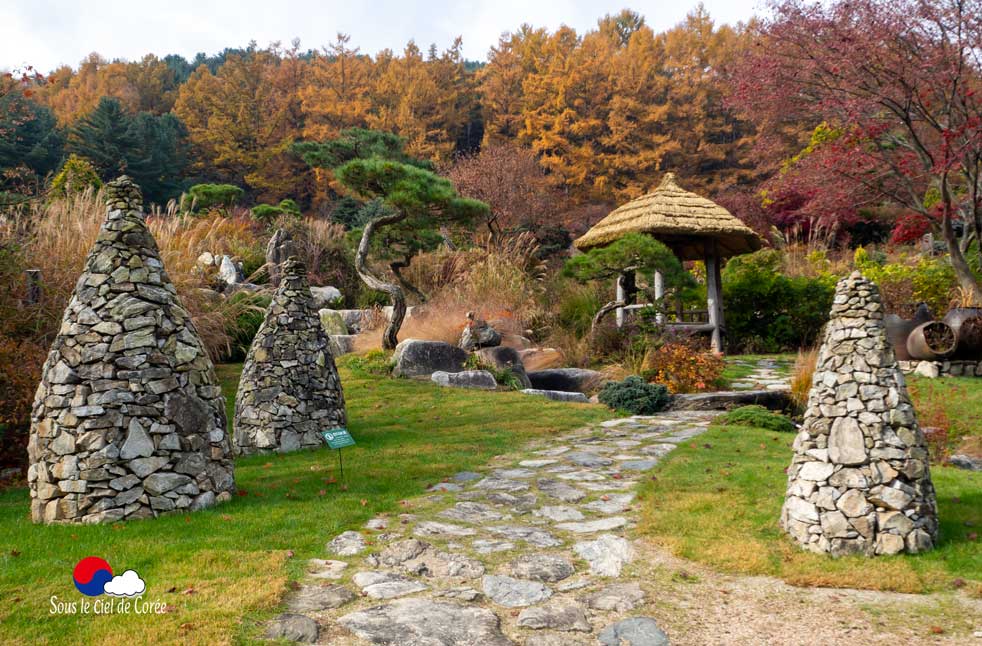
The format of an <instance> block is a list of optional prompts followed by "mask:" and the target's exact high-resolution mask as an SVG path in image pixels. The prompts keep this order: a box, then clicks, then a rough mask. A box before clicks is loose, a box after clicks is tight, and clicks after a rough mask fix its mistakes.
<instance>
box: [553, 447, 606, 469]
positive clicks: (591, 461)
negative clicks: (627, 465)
mask: <svg viewBox="0 0 982 646" xmlns="http://www.w3.org/2000/svg"><path fill="white" fill-rule="evenodd" d="M563 458H565V459H566V460H568V461H570V462H572V463H573V464H576V465H579V466H581V467H606V466H609V465H611V464H613V463H614V461H613V460H611V459H610V458H605V457H601V456H599V455H597V454H596V453H586V452H584V451H573V452H572V453H567V454H566V455H564V456H563Z"/></svg>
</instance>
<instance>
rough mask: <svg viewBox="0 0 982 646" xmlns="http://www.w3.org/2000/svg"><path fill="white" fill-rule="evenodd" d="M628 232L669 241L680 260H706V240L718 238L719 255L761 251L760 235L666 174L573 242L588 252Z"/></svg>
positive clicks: (725, 255) (672, 174) (667, 243)
mask: <svg viewBox="0 0 982 646" xmlns="http://www.w3.org/2000/svg"><path fill="white" fill-rule="evenodd" d="M628 233H647V234H649V235H651V236H652V237H654V238H656V239H658V240H660V241H662V242H663V243H665V245H667V246H668V247H669V248H670V249H671V250H672V251H673V252H674V253H675V255H676V256H678V257H679V259H680V260H702V259H703V258H704V257H705V252H706V244H707V242H709V243H710V244H711V243H712V241H714V240H715V241H716V244H717V249H718V255H719V256H721V257H724V258H725V257H729V256H737V255H739V254H743V253H750V252H751V251H756V250H757V249H760V246H761V243H760V238H758V237H757V234H756V233H754V232H753V231H752V230H751V229H750V228H749V227H748V226H747V225H745V224H744V223H743V222H741V221H740V220H738V219H737V218H735V217H734V216H733V215H732V214H731V213H730V212H729V211H727V210H726V209H724V208H723V207H722V206H720V205H718V204H716V203H715V202H712V201H710V200H707V199H706V198H704V197H700V196H698V195H696V194H695V193H690V192H689V191H686V190H685V189H683V188H681V187H680V186H679V185H678V184H677V183H676V182H675V174H674V173H665V177H664V178H662V181H661V184H659V185H658V188H656V189H655V190H654V191H652V192H650V193H648V194H647V195H642V196H641V197H639V198H636V199H633V200H631V201H630V202H628V203H627V204H624V205H621V206H619V207H617V208H616V209H614V210H613V211H611V212H610V214H608V215H607V217H605V218H604V219H602V220H601V221H600V222H597V224H595V225H594V226H593V228H592V229H590V230H589V231H587V232H586V233H585V234H583V236H581V237H580V238H577V239H576V241H574V242H573V244H574V245H575V246H576V248H577V249H580V250H582V251H586V250H589V249H592V248H594V247H602V246H604V245H607V244H610V243H611V242H614V241H615V240H617V239H618V238H620V237H621V236H623V235H625V234H628Z"/></svg>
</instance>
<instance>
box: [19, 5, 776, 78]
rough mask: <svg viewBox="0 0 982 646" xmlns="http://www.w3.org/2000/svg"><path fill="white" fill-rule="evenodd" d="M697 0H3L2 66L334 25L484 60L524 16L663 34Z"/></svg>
mask: <svg viewBox="0 0 982 646" xmlns="http://www.w3.org/2000/svg"><path fill="white" fill-rule="evenodd" d="M703 4H704V5H705V6H706V8H707V10H708V11H709V13H710V15H711V16H712V17H713V18H714V19H715V20H716V22H717V23H736V22H738V21H745V20H747V19H748V18H749V17H750V16H751V15H752V14H753V13H754V11H755V9H757V10H759V9H760V8H761V2H760V0H705V1H704V3H703ZM695 6H696V0H681V1H679V0H676V1H674V2H673V1H672V0H633V1H629V0H472V1H470V2H468V1H458V2H454V1H453V0H429V1H427V2H409V1H402V2H400V1H398V0H361V1H358V0H354V1H352V0H347V1H345V2H338V1H337V0H319V1H318V0H191V1H189V0H154V1H153V2H144V1H143V0H128V1H127V0H83V1H81V2H80V1H79V0H0V69H3V68H15V67H21V66H23V65H24V64H31V65H33V66H34V67H35V68H37V69H39V70H40V71H42V72H48V71H51V70H52V69H54V68H55V67H57V66H58V65H61V64H69V65H72V66H73V67H76V66H77V65H78V62H79V61H80V60H81V59H82V58H83V57H85V56H86V55H87V54H89V53H90V52H99V53H100V54H102V56H103V57H105V58H108V59H114V58H123V59H127V60H137V59H139V58H141V57H142V56H143V55H144V54H147V53H154V54H157V55H158V56H161V57H162V56H164V55H166V54H171V53H176V54H182V55H183V56H185V57H187V58H188V59H190V58H192V57H193V56H194V55H195V54H196V53H197V52H206V53H208V54H214V53H216V52H219V51H221V50H222V49H224V48H225V47H238V46H244V45H245V44H246V43H248V42H249V41H250V40H255V41H256V42H257V43H259V45H260V46H266V45H268V44H269V43H271V42H273V41H281V42H283V43H284V44H287V43H289V42H290V41H291V40H292V39H293V38H299V39H300V41H301V46H302V47H303V48H304V49H307V48H313V49H317V48H320V47H322V46H323V45H326V44H327V43H329V42H331V41H332V40H334V37H335V34H336V33H337V32H339V31H340V32H344V33H347V34H350V35H351V44H352V45H353V46H356V47H359V48H360V49H361V51H362V53H367V54H375V53H376V52H378V51H379V50H381V49H385V48H391V49H393V50H396V51H399V50H401V49H402V47H403V46H404V45H405V44H406V43H407V42H408V41H409V39H411V38H412V39H415V40H416V43H417V44H418V45H419V46H420V47H421V48H423V49H425V48H426V47H428V46H429V45H430V43H436V45H437V47H439V48H440V49H441V50H442V49H444V48H445V47H447V46H449V45H450V44H451V43H452V42H453V39H454V38H455V37H457V36H462V37H463V39H464V55H465V57H466V58H468V59H471V60H485V59H486V58H487V52H488V48H489V47H491V46H492V45H494V44H495V43H496V42H497V40H498V37H499V36H500V35H501V33H502V32H505V31H513V30H515V29H516V28H518V27H519V26H520V25H521V24H522V23H525V22H527V23H530V24H532V25H534V26H536V27H547V28H548V29H550V30H554V29H556V28H557V27H559V26H560V25H561V24H566V25H569V26H571V27H573V28H575V29H576V30H577V32H582V31H584V30H587V29H589V28H591V27H593V26H594V25H595V24H596V22H597V18H599V17H601V16H603V15H604V14H607V13H616V12H618V11H620V10H621V9H623V8H624V7H630V8H631V9H634V10H635V11H638V12H640V13H642V14H643V15H644V16H645V18H646V19H647V22H648V24H649V25H651V26H652V27H653V28H654V29H656V30H658V31H660V30H663V29H665V28H668V27H671V26H673V25H675V24H676V23H678V22H679V21H681V20H682V19H683V18H684V17H685V14H686V13H688V12H689V11H690V10H691V9H692V8H693V7H695Z"/></svg>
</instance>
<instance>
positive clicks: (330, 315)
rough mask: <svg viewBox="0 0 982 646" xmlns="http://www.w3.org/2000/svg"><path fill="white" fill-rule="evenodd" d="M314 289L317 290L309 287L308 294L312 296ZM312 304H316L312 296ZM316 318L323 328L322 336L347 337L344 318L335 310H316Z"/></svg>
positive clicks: (315, 298)
mask: <svg viewBox="0 0 982 646" xmlns="http://www.w3.org/2000/svg"><path fill="white" fill-rule="evenodd" d="M316 289H318V288H317V287H311V288H310V293H311V294H312V295H314V290H316ZM312 302H313V303H316V302H317V296H316V295H314V298H313V301H312ZM317 318H318V319H319V320H320V322H321V327H323V328H324V334H327V335H328V336H335V335H338V336H347V335H348V326H347V324H345V322H344V317H343V316H341V312H338V311H337V310H331V309H324V308H322V309H318V310H317Z"/></svg>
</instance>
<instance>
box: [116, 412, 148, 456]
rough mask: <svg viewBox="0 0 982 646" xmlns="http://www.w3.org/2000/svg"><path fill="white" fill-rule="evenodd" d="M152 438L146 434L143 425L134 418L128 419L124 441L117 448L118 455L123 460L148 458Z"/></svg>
mask: <svg viewBox="0 0 982 646" xmlns="http://www.w3.org/2000/svg"><path fill="white" fill-rule="evenodd" d="M153 450H154V446H153V440H151V439H150V436H149V435H147V432H146V431H145V430H144V429H143V426H142V425H141V424H140V422H138V421H137V420H136V418H134V419H132V420H130V426H129V430H128V432H127V434H126V441H125V442H123V447H122V448H121V449H120V450H119V457H120V458H121V459H123V460H132V459H133V458H149V457H150V456H151V455H153Z"/></svg>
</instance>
